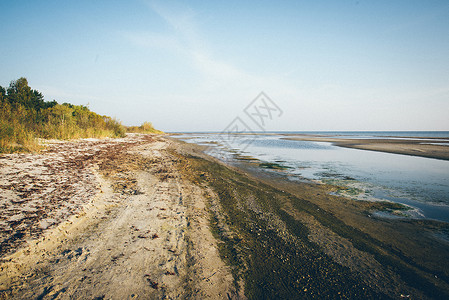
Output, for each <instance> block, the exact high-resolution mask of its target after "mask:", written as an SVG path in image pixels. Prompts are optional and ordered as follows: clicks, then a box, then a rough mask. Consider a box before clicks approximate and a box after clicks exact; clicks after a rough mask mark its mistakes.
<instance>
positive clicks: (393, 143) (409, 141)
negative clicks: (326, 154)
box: [284, 134, 449, 160]
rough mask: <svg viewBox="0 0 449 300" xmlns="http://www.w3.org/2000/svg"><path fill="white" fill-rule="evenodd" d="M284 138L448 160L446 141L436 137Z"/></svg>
mask: <svg viewBox="0 0 449 300" xmlns="http://www.w3.org/2000/svg"><path fill="white" fill-rule="evenodd" d="M285 136H286V137H285V138H284V139H287V140H295V141H313V142H330V143H333V144H334V145H335V146H339V147H345V148H354V149H360V150H370V151H379V152H387V153H395V154H404V155H411V156H420V157H427V158H435V159H442V160H449V145H445V144H447V143H448V141H441V140H440V139H436V138H423V137H416V138H414V137H408V138H400V139H398V138H378V139H374V138H373V139H351V138H335V137H327V136H319V135H305V134H304V135H296V134H291V135H290V134H286V135H285Z"/></svg>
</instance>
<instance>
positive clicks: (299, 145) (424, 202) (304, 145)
mask: <svg viewBox="0 0 449 300" xmlns="http://www.w3.org/2000/svg"><path fill="white" fill-rule="evenodd" d="M186 137H189V139H185V138H186ZM282 137H283V136H280V135H279V136H277V135H269V136H261V135H258V136H254V137H253V139H252V142H251V144H250V145H245V149H244V150H242V149H241V144H240V143H239V142H240V141H239V137H236V139H235V140H234V142H232V143H229V141H227V142H226V143H222V142H221V143H220V141H222V139H221V138H220V136H219V135H217V134H204V135H189V136H180V137H179V138H181V139H185V140H186V141H188V142H194V143H208V145H211V144H210V142H211V141H212V142H217V143H218V144H213V147H216V148H217V149H219V150H220V151H219V152H216V153H220V154H219V155H222V157H221V158H223V157H225V158H226V159H230V158H231V157H232V154H233V153H234V152H237V153H240V154H243V155H247V156H252V157H254V158H257V159H260V160H262V161H266V162H282V164H283V165H285V166H286V167H289V168H288V169H287V172H289V173H291V174H292V175H294V176H298V177H303V178H306V179H311V180H322V181H333V182H336V181H337V182H338V183H339V184H347V185H351V186H354V185H356V186H357V189H362V190H363V191H364V193H362V194H361V195H362V196H363V197H365V198H367V195H368V196H369V197H371V198H376V199H386V200H391V201H395V202H400V203H404V204H407V205H411V206H413V207H415V208H418V209H420V211H421V213H422V214H423V215H424V216H425V217H428V218H434V219H439V220H444V221H448V222H449V161H442V160H436V159H430V158H421V157H415V156H406V155H398V154H390V153H383V152H374V151H365V150H358V149H349V148H341V147H336V146H333V145H332V144H331V143H324V142H309V141H293V140H284V139H282ZM245 139H248V136H245ZM230 151H232V152H230ZM363 197H362V198H363Z"/></svg>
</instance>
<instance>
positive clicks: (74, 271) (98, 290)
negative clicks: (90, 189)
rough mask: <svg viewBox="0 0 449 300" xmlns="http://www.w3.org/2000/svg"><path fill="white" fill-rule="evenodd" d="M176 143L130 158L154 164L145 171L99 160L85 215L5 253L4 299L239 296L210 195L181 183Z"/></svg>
mask: <svg viewBox="0 0 449 300" xmlns="http://www.w3.org/2000/svg"><path fill="white" fill-rule="evenodd" d="M169 143H170V142H169V141H167V140H165V139H163V138H157V139H156V140H154V141H151V142H145V143H140V145H138V146H134V147H133V148H132V149H131V150H130V151H129V152H128V153H127V154H126V157H127V162H133V161H139V162H142V161H147V162H148V161H149V162H150V163H149V164H147V165H146V167H145V168H143V167H142V166H141V165H140V168H137V169H136V168H132V167H131V168H126V167H120V168H119V169H118V170H117V169H114V168H112V170H113V172H105V171H104V170H102V167H101V164H100V167H98V164H94V166H93V168H94V169H96V170H95V171H92V172H93V174H94V175H95V176H94V177H95V178H96V184H97V185H98V184H99V186H100V190H101V191H100V192H99V193H97V195H96V196H95V197H94V198H93V199H92V201H91V202H90V203H88V204H86V205H84V206H83V208H82V212H81V213H78V214H76V215H74V216H72V217H71V218H70V219H69V220H67V221H66V222H63V223H61V224H60V225H59V226H57V227H55V228H53V229H51V230H48V231H47V232H45V233H44V236H43V237H42V238H40V239H39V240H37V241H33V242H30V243H29V245H28V246H27V247H25V248H23V249H22V250H20V251H17V252H15V253H13V254H12V255H10V256H8V257H4V262H3V263H2V264H1V265H0V270H1V275H0V290H1V291H3V294H2V295H3V297H4V298H7V297H8V296H12V297H13V298H20V299H29V298H39V299H69V298H70V299H81V298H83V299H85V298H87V299H103V298H104V299H130V298H145V299H147V298H150V299H163V298H167V299H176V298H196V299H204V298H214V299H217V298H226V297H231V298H234V297H235V288H234V286H233V278H232V276H231V274H230V271H229V269H228V267H227V266H226V265H224V263H223V262H222V261H221V260H220V257H219V254H218V251H217V245H216V241H215V239H214V238H213V236H212V234H211V232H210V230H209V228H208V212H207V210H206V199H205V198H204V197H203V193H202V190H201V188H199V187H198V186H195V185H192V184H191V183H190V182H188V181H186V180H184V179H182V177H181V175H180V174H179V172H178V170H177V169H176V158H174V157H173V156H171V155H170V153H169V152H168V151H167V150H166V149H167V147H168V145H169ZM114 163H117V162H116V161H115V162H112V164H114ZM118 165H120V166H121V164H120V163H118ZM124 165H126V162H125V164H124ZM131 165H132V163H131ZM137 165H139V164H137ZM134 167H135V166H134ZM108 170H109V171H111V168H110V169H108ZM124 182H125V183H126V184H124ZM131 183H132V184H131ZM130 186H132V189H130ZM130 191H131V192H130Z"/></svg>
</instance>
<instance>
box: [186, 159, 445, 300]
mask: <svg viewBox="0 0 449 300" xmlns="http://www.w3.org/2000/svg"><path fill="white" fill-rule="evenodd" d="M185 158H186V159H185V160H183V161H185V162H186V164H187V165H188V172H186V176H188V177H189V178H190V180H191V181H192V182H194V183H195V184H197V185H200V186H203V188H204V189H205V190H206V191H207V192H206V195H207V197H208V199H210V206H211V208H210V213H211V225H210V226H211V230H212V231H213V232H214V235H215V236H216V237H217V239H219V240H221V241H222V243H221V244H219V245H220V253H221V255H222V257H223V259H224V260H225V261H226V262H227V263H228V264H229V265H231V266H233V275H234V278H235V280H237V281H239V280H240V281H241V282H244V289H245V295H246V296H247V297H248V298H251V299H272V298H286V299H294V298H298V299H307V298H315V299H316V298H341V299H354V298H362V297H363V298H386V299H388V298H392V299H397V298H409V297H410V298H420V299H441V298H447V297H448V296H449V276H448V275H449V273H448V270H449V268H448V267H449V266H448V258H449V251H448V247H447V246H448V243H447V239H445V238H439V237H438V236H440V237H441V236H446V235H447V233H448V232H449V226H448V224H447V223H444V222H438V221H431V220H427V221H426V220H413V219H409V218H403V219H401V218H398V219H384V218H377V217H375V212H378V211H388V210H390V209H396V207H393V208H392V207H390V206H391V203H388V202H385V203H379V202H369V201H353V200H351V199H348V198H345V197H339V196H332V195H330V193H331V192H332V191H334V190H335V189H336V187H334V186H330V185H317V184H312V183H304V182H299V183H298V182H292V181H290V180H288V178H287V176H286V175H283V174H282V173H277V174H276V173H272V172H261V169H260V166H258V167H255V166H254V164H251V163H250V162H245V161H243V162H242V163H241V164H239V165H238V168H235V167H234V168H233V167H229V166H226V165H224V164H223V163H221V162H219V161H216V160H211V159H207V158H205V157H203V156H201V155H200V154H194V153H192V154H187V155H185ZM256 165H257V164H256ZM192 170H193V171H192Z"/></svg>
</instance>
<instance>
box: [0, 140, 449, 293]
mask: <svg viewBox="0 0 449 300" xmlns="http://www.w3.org/2000/svg"><path fill="white" fill-rule="evenodd" d="M295 138H296V137H295ZM304 138H307V137H304ZM308 138H310V137H308ZM313 139H315V138H313ZM309 140H310V139H309ZM335 142H337V141H335ZM338 142H341V143H343V144H344V143H347V144H346V145H343V144H342V146H348V147H349V146H351V145H350V142H354V141H347V140H346V141H341V140H338ZM357 142H359V141H357ZM363 142H365V140H364V141H363ZM401 142H402V141H401ZM354 143H355V142H354ZM382 143H383V142H381V144H382ZM367 144H368V145H369V146H370V147H374V146H375V145H378V143H374V142H373V143H367ZM398 145H399V144H395V147H399V146H398ZM410 145H412V143H411V144H409V146H410ZM352 146H353V145H352ZM415 146H416V147H421V146H420V145H419V144H413V147H415ZM423 146H425V145H423ZM430 146H434V145H430ZM441 147H444V146H441ZM382 151H383V150H382ZM429 151H430V150H429ZM0 173H1V179H0V180H1V182H0V188H1V200H0V201H1V202H0V205H1V206H0V217H1V219H0V226H1V249H0V255H1V257H0V259H1V260H0V270H1V272H0V299H9V298H14V299H30V298H31V299H35V298H36V299H85V298H88V299H131V298H136V299H148V298H150V299H164V298H165V299H245V298H248V299H261V298H290V299H291V298H305V299H307V298H317V297H318V298H323V297H324V298H326V297H328V298H341V299H349V298H352V299H353V298H419V299H441V298H445V297H449V272H448V270H449V265H448V264H449V263H448V262H449V260H448V258H449V250H448V247H447V245H448V244H449V239H448V238H447V237H448V232H449V226H448V225H447V223H443V222H437V221H430V220H427V221H426V220H413V219H383V218H377V217H375V216H374V215H373V212H375V211H383V210H384V211H385V210H391V209H395V208H394V207H390V206H388V205H389V204H386V203H373V202H367V201H352V200H350V199H347V198H344V197H340V196H333V195H331V194H330V192H332V190H333V189H335V187H332V186H328V185H317V184H313V183H295V182H291V181H288V180H286V179H285V178H284V177H283V175H282V174H278V175H273V174H268V173H264V172H260V169H258V168H256V167H255V166H253V165H251V164H249V163H245V162H242V163H241V165H239V166H237V167H230V166H227V165H225V164H223V163H222V162H219V161H217V160H215V159H213V158H211V157H209V156H207V155H205V154H203V153H202V152H201V148H200V147H198V146H195V145H191V144H187V143H183V142H179V141H176V140H173V139H171V138H168V137H165V136H157V135H143V134H128V136H127V137H126V138H122V139H102V140H100V139H84V140H78V141H70V142H57V141H49V142H48V147H47V149H46V150H44V151H42V152H41V153H37V154H8V155H2V156H1V157H0Z"/></svg>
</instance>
